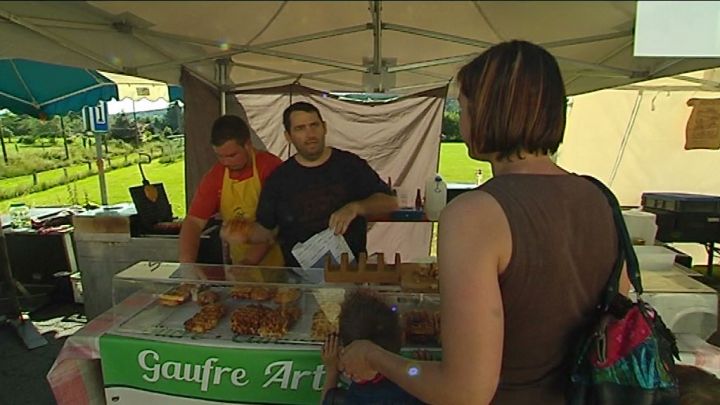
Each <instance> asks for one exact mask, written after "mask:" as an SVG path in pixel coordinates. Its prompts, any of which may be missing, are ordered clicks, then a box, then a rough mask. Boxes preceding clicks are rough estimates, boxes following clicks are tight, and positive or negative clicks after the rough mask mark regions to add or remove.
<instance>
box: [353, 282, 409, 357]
mask: <svg viewBox="0 0 720 405" xmlns="http://www.w3.org/2000/svg"><path fill="white" fill-rule="evenodd" d="M339 326H340V340H341V342H342V344H343V346H347V345H349V344H350V343H352V342H353V341H355V340H361V339H366V340H370V341H372V342H373V343H375V344H377V345H378V346H380V347H382V348H383V349H385V350H388V351H391V352H393V353H398V352H400V347H401V346H402V330H401V328H400V321H399V318H398V314H397V311H394V310H393V308H392V307H391V306H390V305H388V304H387V303H386V302H385V301H383V299H382V298H381V297H380V296H379V295H378V294H377V293H374V292H372V291H369V290H355V291H353V292H352V293H351V294H350V295H349V296H348V297H347V298H346V299H345V302H344V303H343V305H342V309H341V311H340V325H339Z"/></svg>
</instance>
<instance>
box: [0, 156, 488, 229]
mask: <svg viewBox="0 0 720 405" xmlns="http://www.w3.org/2000/svg"><path fill="white" fill-rule="evenodd" d="M143 167H144V168H145V174H146V175H147V177H148V179H149V180H150V181H151V182H152V183H163V185H164V187H165V191H166V193H167V194H168V198H169V199H170V203H171V204H172V207H173V213H174V214H175V215H177V216H184V215H185V169H184V164H183V161H177V162H175V163H170V164H163V163H158V162H157V161H153V163H151V164H150V165H143ZM478 168H481V169H482V170H483V172H484V173H488V174H489V173H490V165H489V164H487V163H485V162H478V161H474V160H472V159H470V158H469V157H468V156H467V147H466V146H465V144H463V143H444V144H442V148H441V154H440V174H441V175H442V176H443V178H444V179H445V181H446V182H448V183H475V181H476V178H475V173H476V172H477V169H478ZM85 169H87V166H79V167H73V168H72V169H69V172H70V173H74V172H75V170H85ZM62 175H63V173H62V169H58V170H53V171H50V172H45V173H43V174H42V175H41V176H47V177H40V178H39V180H40V181H42V180H43V178H45V179H49V178H50V176H62ZM105 177H106V180H107V185H108V202H109V203H110V204H116V203H120V202H129V201H131V199H130V193H129V191H128V187H133V186H138V185H140V184H141V180H140V173H139V171H138V168H137V166H135V165H133V166H129V167H125V168H122V169H115V170H113V171H111V172H109V173H107V174H106V175H105ZM24 182H32V177H31V176H23V177H19V178H12V179H5V180H2V181H0V187H11V186H13V185H14V184H20V183H24ZM73 194H74V195H73ZM86 196H87V197H86ZM86 198H87V200H88V201H90V202H93V203H96V204H99V203H100V186H99V181H98V178H97V175H95V176H90V177H88V178H85V179H82V180H78V181H76V182H74V183H71V184H68V185H64V186H58V187H54V188H51V189H48V190H45V191H42V192H38V193H33V194H29V195H26V196H23V197H18V198H13V199H11V200H4V201H0V212H7V210H8V207H9V206H10V204H11V203H13V202H20V201H22V202H24V203H26V204H28V205H31V206H36V207H40V206H57V205H69V204H72V203H73V202H74V201H76V202H78V203H80V204H85V202H86Z"/></svg>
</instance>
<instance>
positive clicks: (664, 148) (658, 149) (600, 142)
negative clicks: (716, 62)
mask: <svg viewBox="0 0 720 405" xmlns="http://www.w3.org/2000/svg"><path fill="white" fill-rule="evenodd" d="M718 79H720V70H718V69H710V70H706V71H700V72H692V73H689V74H686V75H682V76H678V77H674V78H662V79H656V80H651V81H647V82H642V83H638V84H635V85H632V86H627V87H622V88H619V89H611V90H602V91H598V92H593V93H589V94H584V95H581V96H576V97H573V98H572V103H571V108H570V111H569V114H568V122H567V129H566V131H565V140H564V142H563V144H562V146H561V147H560V150H559V153H558V157H557V161H558V163H559V164H560V165H561V166H563V167H564V168H565V169H568V170H570V171H573V172H576V173H586V174H591V175H593V176H595V177H597V178H599V179H600V180H602V181H603V182H604V183H605V184H607V185H608V186H609V187H610V188H611V189H612V190H613V192H615V194H616V195H617V196H618V199H619V200H620V203H621V204H623V205H628V206H639V205H640V203H641V201H640V199H641V196H642V193H644V192H686V193H699V194H711V195H720V178H718V176H716V175H715V173H716V172H715V170H717V167H720V151H717V150H685V149H684V144H685V126H686V124H687V120H688V118H689V116H690V112H691V107H689V106H688V105H687V100H689V99H691V98H701V99H702V98H711V99H720V90H718V89H720V81H719V80H718Z"/></svg>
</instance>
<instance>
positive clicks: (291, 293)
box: [273, 288, 302, 305]
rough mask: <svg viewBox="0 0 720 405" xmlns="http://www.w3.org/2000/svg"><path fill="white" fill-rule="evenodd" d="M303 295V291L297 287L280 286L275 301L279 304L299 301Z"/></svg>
mask: <svg viewBox="0 0 720 405" xmlns="http://www.w3.org/2000/svg"><path fill="white" fill-rule="evenodd" d="M301 295H302V292H301V291H300V290H299V289H297V288H280V289H278V290H277V292H276V293H275V297H273V301H275V302H276V303H278V304H281V305H282V304H288V303H290V302H294V301H297V299H298V298H300V296H301Z"/></svg>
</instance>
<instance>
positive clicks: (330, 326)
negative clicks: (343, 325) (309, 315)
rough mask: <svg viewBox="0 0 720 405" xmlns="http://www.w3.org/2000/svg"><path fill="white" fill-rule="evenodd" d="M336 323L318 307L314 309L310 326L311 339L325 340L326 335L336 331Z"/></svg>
mask: <svg viewBox="0 0 720 405" xmlns="http://www.w3.org/2000/svg"><path fill="white" fill-rule="evenodd" d="M337 330H338V328H337V323H333V322H331V321H330V319H328V317H327V315H325V311H323V310H322V309H318V310H317V311H315V314H314V315H313V320H312V327H311V328H310V336H311V338H312V339H313V340H325V338H326V337H327V335H329V334H331V333H335V332H337Z"/></svg>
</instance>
